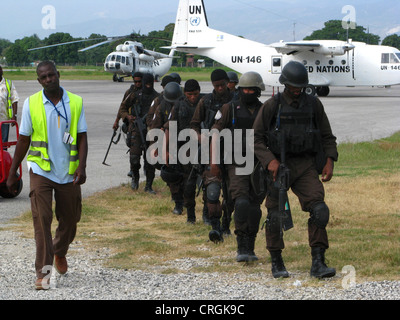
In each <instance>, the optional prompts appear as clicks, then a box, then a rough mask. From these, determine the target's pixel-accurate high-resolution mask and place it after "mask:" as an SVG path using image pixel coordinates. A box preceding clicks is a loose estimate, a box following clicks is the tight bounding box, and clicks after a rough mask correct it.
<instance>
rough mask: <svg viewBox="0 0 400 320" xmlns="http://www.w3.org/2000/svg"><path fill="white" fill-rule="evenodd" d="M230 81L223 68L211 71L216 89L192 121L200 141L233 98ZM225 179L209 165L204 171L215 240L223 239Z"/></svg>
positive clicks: (206, 200)
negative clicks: (203, 133) (221, 196)
mask: <svg viewBox="0 0 400 320" xmlns="http://www.w3.org/2000/svg"><path fill="white" fill-rule="evenodd" d="M228 81H229V78H228V75H227V74H226V72H225V71H224V70H222V69H215V70H214V71H213V72H212V73H211V83H212V85H213V87H214V90H213V92H212V93H209V94H206V95H205V96H204V97H202V98H201V99H200V101H199V103H198V104H197V107H196V110H195V112H194V115H193V118H192V121H191V122H190V127H191V129H193V130H195V131H196V132H197V134H198V137H199V141H200V142H201V139H202V136H201V129H211V127H212V126H213V124H214V121H215V115H216V114H217V112H218V110H219V109H220V108H221V107H222V105H224V104H225V103H228V102H229V101H231V100H232V97H233V93H232V92H230V91H229V89H228V86H227V84H228ZM203 139H204V138H203ZM207 139H208V137H207ZM223 179H224V175H223V176H222V177H215V176H213V175H211V174H210V167H209V166H207V167H206V169H205V170H204V172H203V185H204V190H203V201H204V205H205V206H206V211H205V212H204V214H205V215H208V219H209V220H210V223H211V227H212V230H211V231H210V233H209V238H210V240H211V241H213V242H220V241H223V236H222V234H223V230H222V229H221V221H220V219H221V216H222V207H221V203H220V200H219V197H220V194H221V183H223ZM225 200H227V199H225ZM227 203H228V201H227Z"/></svg>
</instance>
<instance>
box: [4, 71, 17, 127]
mask: <svg viewBox="0 0 400 320" xmlns="http://www.w3.org/2000/svg"><path fill="white" fill-rule="evenodd" d="M10 89H11V103H14V102H18V101H19V97H18V93H17V90H16V89H15V86H14V81H11V88H10ZM7 96H8V90H7V85H6V80H5V79H4V77H3V78H2V79H1V81H0V121H5V120H10V118H9V117H8V100H7Z"/></svg>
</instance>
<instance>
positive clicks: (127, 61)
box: [126, 57, 130, 66]
mask: <svg viewBox="0 0 400 320" xmlns="http://www.w3.org/2000/svg"><path fill="white" fill-rule="evenodd" d="M129 64H130V62H129V57H126V65H127V66H129Z"/></svg>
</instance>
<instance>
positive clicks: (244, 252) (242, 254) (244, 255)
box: [236, 234, 249, 262]
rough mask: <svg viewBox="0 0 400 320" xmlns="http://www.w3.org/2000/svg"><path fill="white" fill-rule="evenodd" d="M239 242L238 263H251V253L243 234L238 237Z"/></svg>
mask: <svg viewBox="0 0 400 320" xmlns="http://www.w3.org/2000/svg"><path fill="white" fill-rule="evenodd" d="M236 241H237V256H236V261H237V262H248V261H249V252H248V248H247V240H246V237H245V236H244V235H243V234H238V235H237V236H236Z"/></svg>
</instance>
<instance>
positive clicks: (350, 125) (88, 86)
mask: <svg viewBox="0 0 400 320" xmlns="http://www.w3.org/2000/svg"><path fill="white" fill-rule="evenodd" d="M14 83H15V86H16V88H17V91H18V94H19V97H20V101H19V112H18V114H19V116H21V114H22V107H23V103H24V100H25V99H26V98H27V97H29V96H30V95H31V94H33V93H35V92H37V91H39V90H41V86H40V85H39V83H38V82H37V81H14ZM131 84H132V81H126V82H123V83H116V82H112V81H111V80H110V81H95V80H93V81H83V80H82V81H81V80H80V81H78V80H75V81H73V80H65V81H64V80H63V79H62V74H61V85H62V86H63V87H64V88H65V89H66V90H68V91H71V92H73V93H75V94H78V95H80V96H82V97H83V101H84V108H85V114H86V120H87V123H88V143H89V154H88V160H87V169H86V172H87V181H86V183H85V184H84V185H82V194H83V197H88V196H90V195H92V194H94V193H96V192H98V191H103V190H106V189H109V188H112V187H117V186H120V185H121V184H124V183H130V178H129V177H128V176H127V173H128V171H129V154H128V153H127V151H128V148H127V146H126V144H125V141H124V135H122V136H121V139H120V141H119V143H118V144H112V146H111V149H110V152H109V154H108V157H107V160H106V163H107V164H109V166H106V165H103V164H102V162H103V160H104V157H105V154H106V151H107V148H108V145H109V143H110V140H111V137H112V133H113V130H112V125H113V123H114V121H115V118H116V114H117V110H118V108H119V105H120V103H121V99H122V97H123V94H124V92H125V91H126V90H127V89H128V88H129V86H130V85H131ZM200 85H201V89H202V92H203V93H208V92H211V91H212V86H211V83H208V82H201V83H200ZM155 89H156V90H157V91H158V92H161V91H162V90H161V87H160V83H156V84H155ZM272 92H273V91H272V88H267V90H266V91H264V92H263V95H262V97H261V101H263V102H264V101H266V100H267V99H268V98H269V97H270V96H271V95H272ZM275 92H276V90H275ZM320 99H321V101H322V103H323V104H324V107H325V111H326V113H327V115H328V118H329V120H330V123H331V126H332V130H333V133H334V135H335V136H336V137H337V141H338V143H344V142H360V141H371V140H375V139H380V138H384V137H388V136H390V135H392V134H393V133H394V132H396V131H399V130H400V86H395V87H392V88H371V87H365V88H364V87H361V88H331V93H330V94H329V96H328V97H323V98H320ZM18 121H20V118H19V119H18ZM120 124H121V122H120ZM10 131H11V132H10V134H11V137H10V140H12V139H15V129H13V128H12V129H11V130H10ZM118 132H119V131H118ZM14 150H15V147H12V148H11V150H10V153H11V155H12V156H13V153H14ZM141 172H142V169H141ZM142 174H143V172H142ZM22 180H23V185H24V186H23V189H22V192H21V193H20V194H19V195H18V196H17V197H16V198H13V199H5V198H2V197H0V227H1V226H2V225H4V224H5V223H7V222H9V220H10V219H12V218H13V217H17V216H19V215H20V214H22V213H23V212H26V211H28V210H30V201H29V175H28V171H27V167H26V159H25V160H24V162H23V164H22Z"/></svg>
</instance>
